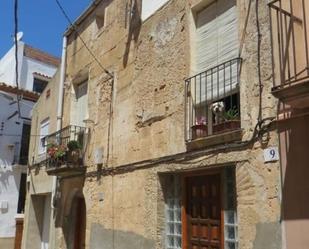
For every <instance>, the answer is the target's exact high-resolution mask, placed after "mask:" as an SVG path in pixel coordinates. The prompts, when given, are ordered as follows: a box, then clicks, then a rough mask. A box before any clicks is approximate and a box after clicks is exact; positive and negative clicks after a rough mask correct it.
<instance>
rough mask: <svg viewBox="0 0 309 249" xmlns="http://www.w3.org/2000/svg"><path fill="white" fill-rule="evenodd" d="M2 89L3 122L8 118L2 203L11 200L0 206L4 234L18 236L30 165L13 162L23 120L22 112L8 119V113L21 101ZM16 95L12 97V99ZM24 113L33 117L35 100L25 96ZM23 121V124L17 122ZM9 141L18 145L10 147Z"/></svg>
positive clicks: (2, 140)
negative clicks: (23, 187) (21, 193)
mask: <svg viewBox="0 0 309 249" xmlns="http://www.w3.org/2000/svg"><path fill="white" fill-rule="evenodd" d="M3 94H5V93H0V107H1V108H0V122H4V126H3V130H2V131H0V134H3V135H2V136H0V203H1V201H7V202H8V209H5V210H2V209H0V237H14V236H15V218H14V216H15V215H16V213H17V204H18V197H19V183H20V176H21V173H22V172H24V173H25V172H26V170H27V168H26V166H17V165H13V160H14V154H16V153H17V154H18V155H19V150H20V144H21V135H22V127H23V120H21V119H19V118H18V116H15V117H14V118H12V119H10V120H7V118H8V116H10V115H11V114H13V113H14V112H15V111H16V110H17V104H13V105H10V103H12V100H15V99H16V98H14V95H11V94H5V95H6V97H4V96H3ZM9 97H12V99H9ZM20 104H21V115H22V116H24V117H27V118H29V117H30V112H31V109H32V107H33V105H34V103H33V102H30V101H25V100H22V101H21V102H20ZM16 122H19V123H20V124H17V123H16ZM9 145H15V146H14V147H10V146H9Z"/></svg>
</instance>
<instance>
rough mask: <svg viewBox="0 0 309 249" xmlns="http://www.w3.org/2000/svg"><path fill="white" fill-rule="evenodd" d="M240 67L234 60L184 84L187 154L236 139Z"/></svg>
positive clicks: (238, 60)
mask: <svg viewBox="0 0 309 249" xmlns="http://www.w3.org/2000/svg"><path fill="white" fill-rule="evenodd" d="M240 67H241V59H240V58H235V59H232V60H229V61H226V62H224V63H222V64H220V65H217V66H215V67H213V68H210V69H208V70H206V71H204V72H202V73H199V74H197V75H194V76H192V77H190V78H188V79H186V80H185V96H186V97H185V140H186V143H187V147H188V149H189V150H191V149H198V148H201V147H205V146H210V145H214V144H218V143H227V142H231V141H234V140H238V139H240V136H241V129H240V127H241V125H240V102H239V74H240Z"/></svg>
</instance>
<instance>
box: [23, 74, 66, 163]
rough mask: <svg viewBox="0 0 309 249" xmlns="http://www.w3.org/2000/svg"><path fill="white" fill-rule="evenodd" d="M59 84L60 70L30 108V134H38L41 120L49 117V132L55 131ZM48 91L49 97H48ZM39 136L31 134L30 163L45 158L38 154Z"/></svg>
mask: <svg viewBox="0 0 309 249" xmlns="http://www.w3.org/2000/svg"><path fill="white" fill-rule="evenodd" d="M59 84H60V71H58V72H57V73H56V74H55V76H54V77H53V78H52V79H51V80H50V82H49V83H48V84H47V86H46V88H45V90H44V91H43V92H42V94H41V96H40V98H39V100H38V101H37V103H36V104H35V106H34V108H33V110H32V122H31V134H36V135H39V134H40V130H41V122H42V121H44V120H46V119H47V118H49V134H51V133H53V132H56V129H57V106H58V93H59ZM48 93H49V97H48ZM39 141H40V137H38V136H31V138H30V145H29V162H30V165H33V164H35V163H38V162H40V161H41V160H42V159H44V158H45V156H46V155H45V154H44V155H41V156H40V155H39Z"/></svg>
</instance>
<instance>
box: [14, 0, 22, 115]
mask: <svg viewBox="0 0 309 249" xmlns="http://www.w3.org/2000/svg"><path fill="white" fill-rule="evenodd" d="M17 34H18V0H15V1H14V43H15V84H16V87H17V90H18V89H19V82H18V80H19V73H18V40H17V38H18V37H17ZM16 97H17V109H18V110H17V111H18V117H19V118H20V117H21V112H20V102H19V101H20V95H19V94H18V93H17V94H16Z"/></svg>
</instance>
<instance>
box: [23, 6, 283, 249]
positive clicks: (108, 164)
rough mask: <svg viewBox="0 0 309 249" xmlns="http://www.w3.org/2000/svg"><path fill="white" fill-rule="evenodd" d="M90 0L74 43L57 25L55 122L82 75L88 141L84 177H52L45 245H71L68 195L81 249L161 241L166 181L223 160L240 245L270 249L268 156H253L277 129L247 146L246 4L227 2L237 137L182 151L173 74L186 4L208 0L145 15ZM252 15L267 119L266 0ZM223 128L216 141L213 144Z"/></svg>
mask: <svg viewBox="0 0 309 249" xmlns="http://www.w3.org/2000/svg"><path fill="white" fill-rule="evenodd" d="M99 2H100V3H99V4H98V6H96V8H92V9H91V11H88V12H86V14H84V15H82V17H81V18H80V19H79V20H78V21H77V22H76V23H77V26H76V27H77V30H78V33H79V35H80V36H81V37H82V40H81V39H79V37H78V36H77V35H76V33H75V32H74V30H68V31H67V32H66V33H65V35H66V36H67V38H68V45H67V57H66V65H67V68H66V72H65V75H66V79H65V90H64V107H63V125H62V126H63V127H66V126H67V125H70V124H72V120H71V117H72V116H74V114H72V110H73V108H72V105H74V99H75V98H76V96H75V90H74V89H75V87H76V85H77V84H78V83H80V82H82V81H83V80H84V79H88V116H89V117H88V122H86V125H87V128H89V130H90V138H89V140H88V144H87V149H86V154H85V157H84V164H85V166H86V168H87V170H86V172H85V174H84V175H83V176H78V177H76V176H75V177H71V178H61V179H59V184H58V191H59V193H61V195H60V197H59V200H58V201H57V208H56V209H55V214H56V215H55V217H56V218H55V220H53V222H52V223H51V226H54V227H56V234H55V238H54V239H55V247H54V248H72V245H73V244H74V236H72V234H71V232H70V222H71V221H74V222H76V220H74V219H73V220H72V218H71V215H72V213H71V211H70V210H71V208H72V207H73V200H74V195H76V196H78V197H79V198H84V202H85V206H86V211H85V213H84V215H85V220H84V221H80V222H81V223H80V224H83V222H85V235H80V236H81V237H83V236H85V247H86V248H92V249H95V248H104V249H110V248H117V249H124V248H125V249H131V248H132V249H133V248H145V249H146V248H147V249H150V248H166V246H165V240H166V238H165V237H166V235H165V234H166V230H165V226H166V222H165V219H166V217H165V211H164V209H165V206H166V198H167V197H166V196H168V195H169V194H168V191H169V189H170V188H171V186H170V185H172V178H173V177H175V176H179V177H180V178H181V177H182V176H183V175H186V174H188V172H189V174H191V173H192V174H194V173H195V174H196V172H203V173H205V172H206V174H207V172H211V171H212V170H219V171H220V170H223V169H224V168H226V167H227V166H232V167H233V168H235V175H236V197H237V215H238V241H239V248H241V249H251V248H252V249H253V248H254V249H262V248H263V249H264V248H268V249H279V248H281V225H280V200H279V196H280V170H279V163H278V162H271V163H265V162H264V158H263V149H265V148H267V147H269V146H278V139H277V135H276V132H275V131H273V130H270V131H269V132H268V133H265V134H264V137H262V138H260V139H256V137H254V138H255V139H254V140H252V142H248V143H246V141H249V139H250V138H251V137H252V136H253V135H255V132H254V130H255V126H256V123H257V120H258V114H259V106H260V98H259V96H260V94H259V77H258V70H257V68H258V51H257V47H258V45H257V44H258V35H257V27H256V16H255V12H254V8H255V3H253V2H252V4H251V5H249V6H251V9H250V10H248V1H244V0H238V1H237V5H236V6H237V9H238V27H239V40H240V44H241V48H242V50H241V54H240V57H241V58H242V61H243V62H242V69H241V74H240V107H241V128H242V131H241V134H240V135H241V137H240V139H241V140H242V142H243V143H231V144H220V145H216V146H215V145H214V146H211V145H210V144H208V146H207V141H206V146H205V147H204V148H201V149H200V150H189V149H188V147H187V144H186V142H185V139H184V130H185V127H184V119H185V117H184V115H185V112H184V109H185V107H184V100H185V97H184V95H185V83H184V80H185V79H186V78H188V77H189V76H191V75H190V74H191V72H192V40H193V39H194V37H193V36H192V25H193V21H194V13H193V12H192V9H199V8H201V7H200V6H201V4H202V5H204V4H207V3H209V1H198V0H196V1H193V0H192V1H186V0H170V1H168V2H167V3H166V4H165V5H164V6H163V7H161V8H160V9H159V10H158V11H156V12H155V14H154V15H152V16H151V17H149V18H148V19H146V20H145V21H144V22H142V21H141V19H140V14H141V13H140V12H141V1H133V2H134V4H133V6H132V9H131V11H129V12H127V11H126V9H127V8H126V1H123V0H113V1H99ZM100 4H101V5H106V6H107V7H106V8H105V9H106V10H107V12H106V13H107V14H106V18H105V20H104V26H103V27H102V28H100V29H99V28H98V24H97V22H96V18H98V17H97V15H98V13H97V11H98V10H100ZM248 13H249V15H248ZM247 16H248V22H246V18H247ZM259 21H260V26H261V52H260V54H259V56H260V62H261V67H260V68H261V81H262V84H263V92H262V98H261V110H262V117H263V118H266V117H273V116H275V115H276V108H275V107H276V104H277V102H276V100H275V98H274V97H272V95H271V91H270V89H271V85H272V83H271V80H272V71H271V58H270V51H271V48H270V34H269V17H268V7H267V1H266V0H265V1H259ZM84 42H85V43H86V44H87V47H88V49H89V50H91V51H92V53H93V54H94V55H95V57H96V59H94V57H93V56H91V54H90V53H89V50H88V49H87V47H85V44H84ZM105 69H106V70H108V72H110V73H111V74H112V75H113V77H112V78H111V77H110V75H109V74H107V73H106V72H105V71H104V70H105ZM40 105H41V103H40V102H38V104H37V109H39V108H43V107H41V106H40ZM51 106H55V105H51ZM38 112H40V111H38ZM225 136H226V135H221V136H217V137H216V139H218V141H221V143H224V141H225ZM222 141H223V142H222ZM219 143H220V142H219ZM32 146H33V145H32ZM32 148H33V147H32ZM98 149H100V150H101V151H103V156H102V158H103V163H102V164H101V163H96V160H95V154H96V151H97V150H98ZM33 170H34V169H32V170H31V172H32V171H33ZM39 170H40V171H42V170H44V168H41V169H39ZM203 173H200V174H203ZM182 191H184V189H182ZM75 239H76V238H75ZM25 248H27V247H25ZM32 248H34V247H32ZM81 248H83V247H81Z"/></svg>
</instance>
